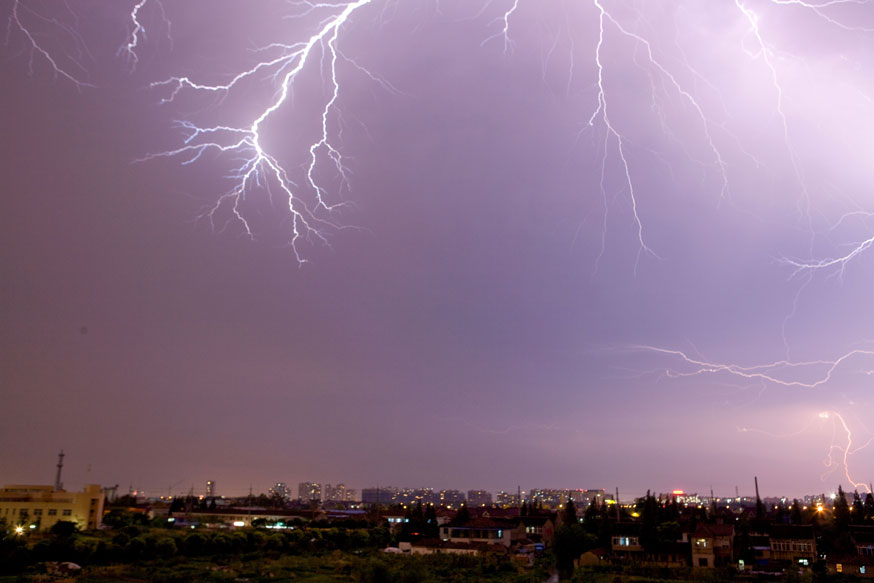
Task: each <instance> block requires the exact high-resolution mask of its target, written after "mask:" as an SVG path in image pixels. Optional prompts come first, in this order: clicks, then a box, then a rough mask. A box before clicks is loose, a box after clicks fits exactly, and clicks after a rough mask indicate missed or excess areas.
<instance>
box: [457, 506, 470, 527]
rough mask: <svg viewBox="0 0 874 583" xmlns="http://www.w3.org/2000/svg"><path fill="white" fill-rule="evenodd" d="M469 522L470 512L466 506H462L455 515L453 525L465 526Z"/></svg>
mask: <svg viewBox="0 0 874 583" xmlns="http://www.w3.org/2000/svg"><path fill="white" fill-rule="evenodd" d="M466 522H470V510H468V509H467V504H462V505H461V508H459V509H458V514H456V515H455V524H465V523H466Z"/></svg>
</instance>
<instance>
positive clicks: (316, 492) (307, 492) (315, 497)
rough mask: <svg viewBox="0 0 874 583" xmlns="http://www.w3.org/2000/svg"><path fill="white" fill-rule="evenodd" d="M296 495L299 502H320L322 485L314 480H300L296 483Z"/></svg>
mask: <svg viewBox="0 0 874 583" xmlns="http://www.w3.org/2000/svg"><path fill="white" fill-rule="evenodd" d="M297 497H298V498H299V499H300V501H301V502H321V501H322V485H321V484H317V483H315V482H301V483H299V484H298V485H297Z"/></svg>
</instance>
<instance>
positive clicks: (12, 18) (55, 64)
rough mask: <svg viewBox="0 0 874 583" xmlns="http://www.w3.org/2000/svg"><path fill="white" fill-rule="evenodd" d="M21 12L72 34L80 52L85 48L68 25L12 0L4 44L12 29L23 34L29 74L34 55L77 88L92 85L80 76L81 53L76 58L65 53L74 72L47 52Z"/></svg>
mask: <svg viewBox="0 0 874 583" xmlns="http://www.w3.org/2000/svg"><path fill="white" fill-rule="evenodd" d="M22 13H24V14H26V15H27V16H28V17H29V19H30V20H33V21H36V22H42V23H44V24H49V25H52V26H55V27H57V28H59V29H61V30H63V31H64V32H66V33H67V34H68V35H70V36H72V37H73V38H74V40H75V42H76V44H77V46H78V47H79V49H80V53H82V52H84V51H85V50H86V49H85V43H84V42H82V39H81V38H80V37H79V35H78V33H76V32H75V31H74V30H73V29H72V28H71V27H70V26H68V25H66V24H64V23H63V22H61V21H60V20H58V19H57V18H49V17H46V16H43V15H42V14H40V13H39V12H36V11H35V10H33V9H32V8H30V7H29V6H26V5H25V4H24V3H23V2H22V1H21V0H13V2H12V11H11V13H10V15H9V20H8V23H7V30H6V44H9V38H10V36H11V35H12V31H13V30H15V31H18V32H19V33H20V34H22V35H23V36H24V38H25V39H26V40H27V43H28V44H29V45H30V57H29V59H28V68H29V70H30V72H31V74H33V67H34V59H35V58H36V57H41V58H42V60H44V61H45V62H46V63H47V64H48V66H49V67H50V68H51V69H52V73H53V74H54V75H55V77H61V78H63V79H66V80H67V81H69V82H70V83H72V84H73V85H75V86H76V88H77V89H81V88H82V87H93V85H92V84H91V83H88V82H87V81H84V80H83V79H82V78H81V77H80V75H81V74H84V73H85V67H84V66H83V65H82V63H81V54H80V58H78V59H76V58H74V57H72V56H70V55H67V60H69V61H70V62H71V63H72V64H73V65H74V66H75V68H76V69H77V70H78V71H79V72H78V73H74V72H73V71H72V70H71V69H69V68H68V67H65V66H63V65H62V64H61V63H60V62H59V61H58V60H57V59H56V58H55V57H54V56H52V53H51V52H49V50H48V49H47V48H45V47H44V46H43V45H42V44H41V43H40V42H39V41H38V40H37V35H36V33H35V32H34V31H33V30H32V28H31V26H30V25H29V23H28V18H22Z"/></svg>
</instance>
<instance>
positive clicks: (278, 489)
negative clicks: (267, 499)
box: [270, 482, 291, 502]
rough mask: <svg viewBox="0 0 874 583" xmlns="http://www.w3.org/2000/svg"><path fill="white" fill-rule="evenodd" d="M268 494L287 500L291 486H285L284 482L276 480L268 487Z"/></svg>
mask: <svg viewBox="0 0 874 583" xmlns="http://www.w3.org/2000/svg"><path fill="white" fill-rule="evenodd" d="M270 495H271V496H278V497H279V498H282V500H284V501H286V502H287V501H288V499H289V498H291V488H289V487H288V486H286V485H285V482H276V484H274V485H273V486H271V488H270Z"/></svg>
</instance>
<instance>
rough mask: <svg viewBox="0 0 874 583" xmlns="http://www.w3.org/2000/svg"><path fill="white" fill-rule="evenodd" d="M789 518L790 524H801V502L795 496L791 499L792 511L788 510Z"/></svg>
mask: <svg viewBox="0 0 874 583" xmlns="http://www.w3.org/2000/svg"><path fill="white" fill-rule="evenodd" d="M789 518H790V520H791V521H792V524H801V523H802V522H803V519H802V517H801V502H799V501H798V499H797V498H796V499H794V500H792V511H791V512H790V515H789Z"/></svg>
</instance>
